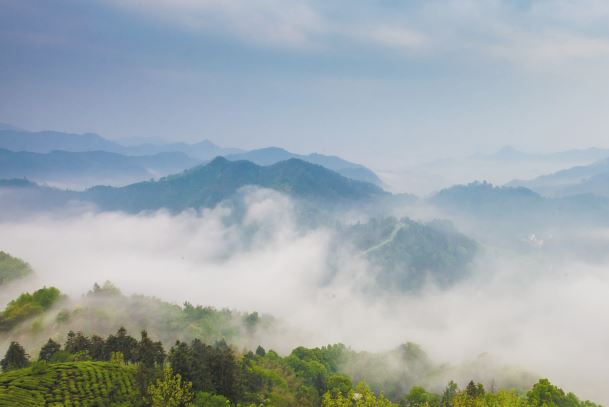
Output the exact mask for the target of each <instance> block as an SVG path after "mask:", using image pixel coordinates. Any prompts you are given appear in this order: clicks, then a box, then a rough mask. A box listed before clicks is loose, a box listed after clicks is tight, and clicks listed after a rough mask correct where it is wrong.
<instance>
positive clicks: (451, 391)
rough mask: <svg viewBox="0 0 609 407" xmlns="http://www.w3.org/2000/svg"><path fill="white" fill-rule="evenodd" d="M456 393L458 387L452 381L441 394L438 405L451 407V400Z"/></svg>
mask: <svg viewBox="0 0 609 407" xmlns="http://www.w3.org/2000/svg"><path fill="white" fill-rule="evenodd" d="M458 392H459V386H457V383H455V382H453V381H452V380H451V381H450V382H448V384H447V385H446V388H445V389H444V391H443V392H442V399H441V400H440V405H441V406H442V407H452V406H453V400H454V398H455V396H456V395H457V393H458Z"/></svg>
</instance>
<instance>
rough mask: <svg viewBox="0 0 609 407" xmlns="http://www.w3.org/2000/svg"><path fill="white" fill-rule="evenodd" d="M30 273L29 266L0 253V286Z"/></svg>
mask: <svg viewBox="0 0 609 407" xmlns="http://www.w3.org/2000/svg"><path fill="white" fill-rule="evenodd" d="M31 273H32V268H31V267H30V265H29V264H27V263H26V262H24V261H23V260H21V259H18V258H16V257H13V256H11V255H10V254H8V253H5V252H3V251H0V285H3V284H6V283H9V282H11V281H13V280H17V279H20V278H23V277H25V276H27V275H29V274H31Z"/></svg>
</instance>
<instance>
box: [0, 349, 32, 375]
mask: <svg viewBox="0 0 609 407" xmlns="http://www.w3.org/2000/svg"><path fill="white" fill-rule="evenodd" d="M28 364H29V356H28V354H27V353H25V349H23V346H21V345H20V344H19V343H17V342H11V344H10V345H9V347H8V350H7V351H6V354H5V355H4V359H2V360H0V366H2V371H4V372H7V371H9V370H13V369H21V368H24V367H26V366H27V365H28Z"/></svg>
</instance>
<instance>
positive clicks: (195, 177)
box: [79, 157, 388, 212]
mask: <svg viewBox="0 0 609 407" xmlns="http://www.w3.org/2000/svg"><path fill="white" fill-rule="evenodd" d="M248 185H253V186H258V187H263V188H270V189H274V190H277V191H280V192H283V193H286V194H288V195H290V196H293V197H296V198H301V199H307V200H313V201H321V202H324V203H330V202H332V203H335V202H349V201H351V202H352V201H365V200H370V199H373V198H377V197H380V196H385V195H388V194H387V193H386V192H384V191H383V190H382V189H381V188H379V187H377V186H376V185H373V184H369V183H366V182H360V181H354V180H352V179H349V178H346V177H343V176H342V175H340V174H338V173H336V172H334V171H331V170H328V169H326V168H324V167H322V166H320V165H315V164H311V163H308V162H304V161H301V160H298V159H290V160H287V161H281V162H279V163H277V164H274V165H271V166H268V167H262V166H259V165H256V164H254V163H252V162H250V161H228V160H226V159H224V158H222V157H218V158H216V159H214V160H213V161H212V162H210V163H209V164H207V165H202V166H198V167H195V168H192V169H190V170H187V171H184V172H183V173H181V174H176V175H172V176H169V177H165V178H162V179H161V180H159V181H150V182H140V183H137V184H132V185H128V186H126V187H122V188H112V187H101V186H100V187H95V188H91V189H89V190H87V191H85V192H83V193H82V194H81V195H79V198H80V199H82V200H85V201H90V202H94V203H95V204H96V205H98V206H99V207H100V208H102V209H104V210H122V211H126V212H139V211H143V210H155V209H160V208H166V209H169V210H172V211H181V210H184V209H187V208H201V207H211V206H214V205H216V204H217V203H219V202H220V201H222V200H224V199H226V198H229V197H230V196H231V195H233V194H234V193H235V192H237V190H238V189H239V188H241V187H244V186H248Z"/></svg>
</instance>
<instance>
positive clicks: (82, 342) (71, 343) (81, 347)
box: [64, 331, 91, 353]
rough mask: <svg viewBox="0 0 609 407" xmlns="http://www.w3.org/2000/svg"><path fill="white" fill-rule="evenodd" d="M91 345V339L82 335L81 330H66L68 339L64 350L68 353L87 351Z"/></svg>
mask: <svg viewBox="0 0 609 407" xmlns="http://www.w3.org/2000/svg"><path fill="white" fill-rule="evenodd" d="M90 347H91V340H90V339H89V338H87V337H86V336H84V335H83V334H82V332H80V331H79V332H77V333H74V331H70V332H68V339H67V340H66V344H65V345H64V349H65V350H66V352H70V353H81V352H87V353H88V352H89V350H90Z"/></svg>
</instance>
